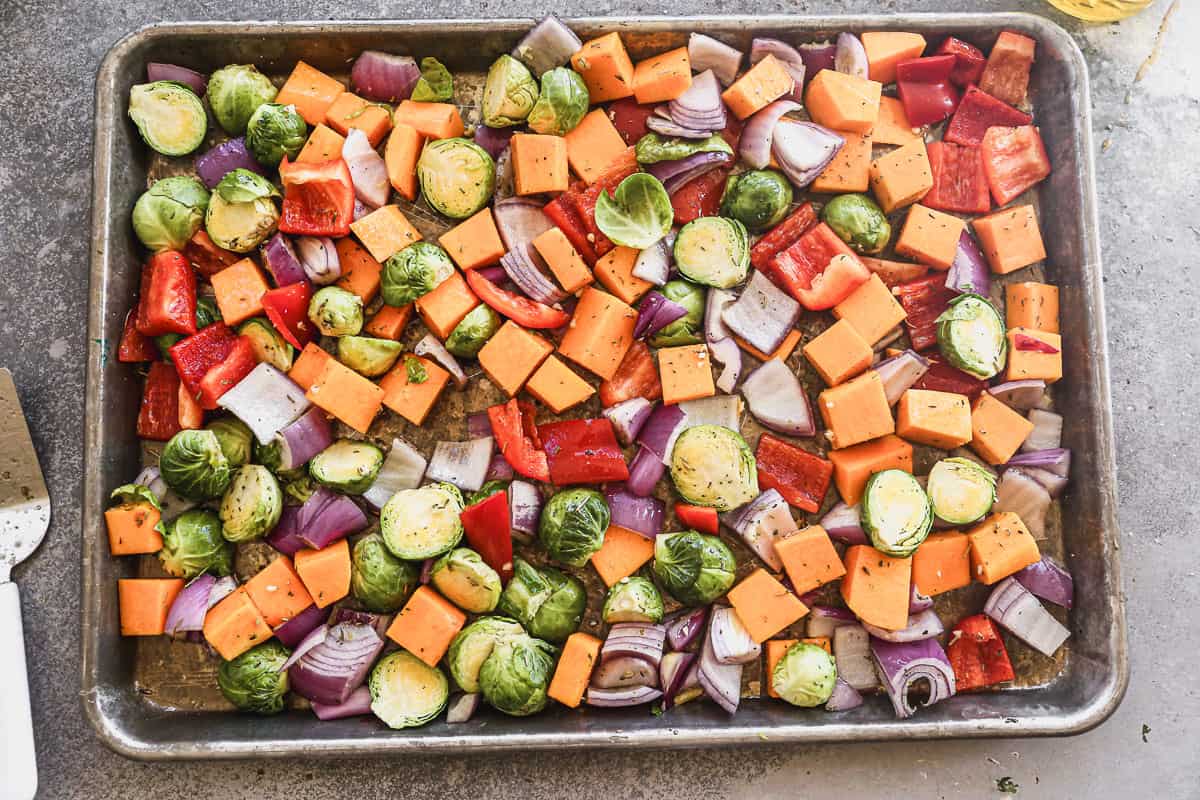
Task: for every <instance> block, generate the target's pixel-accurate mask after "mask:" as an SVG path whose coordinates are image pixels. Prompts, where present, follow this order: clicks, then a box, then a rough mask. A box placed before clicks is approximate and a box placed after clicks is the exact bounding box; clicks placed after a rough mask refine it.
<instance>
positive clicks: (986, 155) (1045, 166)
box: [979, 125, 1050, 206]
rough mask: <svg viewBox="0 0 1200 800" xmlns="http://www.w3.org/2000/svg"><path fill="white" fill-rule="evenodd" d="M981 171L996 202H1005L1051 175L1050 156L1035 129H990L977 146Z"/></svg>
mask: <svg viewBox="0 0 1200 800" xmlns="http://www.w3.org/2000/svg"><path fill="white" fill-rule="evenodd" d="M979 149H980V153H981V154H982V156H983V171H984V172H985V173H986V174H987V181H988V186H989V187H990V188H991V190H992V197H994V198H995V199H996V204H997V205H1001V206H1002V205H1006V204H1007V203H1008V202H1009V201H1011V200H1015V199H1016V198H1017V196H1018V195H1020V194H1022V193H1024V192H1025V190H1026V189H1029V188H1031V187H1032V186H1033V185H1034V184H1036V183H1038V182H1040V181H1041V180H1042V179H1043V178H1045V177H1046V176H1047V175H1049V174H1050V157H1049V156H1047V155H1046V146H1045V145H1044V144H1043V143H1042V136H1041V134H1040V133H1038V130H1037V128H1035V127H1033V126H1032V125H1025V126H1024V127H1020V128H989V129H988V132H987V133H985V134H984V135H983V144H982V145H980V148H979Z"/></svg>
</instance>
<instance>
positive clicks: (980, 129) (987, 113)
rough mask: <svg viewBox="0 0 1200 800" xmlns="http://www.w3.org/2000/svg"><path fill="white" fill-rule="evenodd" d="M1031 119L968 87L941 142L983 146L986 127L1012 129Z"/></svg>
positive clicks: (973, 87)
mask: <svg viewBox="0 0 1200 800" xmlns="http://www.w3.org/2000/svg"><path fill="white" fill-rule="evenodd" d="M1032 121H1033V117H1031V116H1029V115H1028V114H1025V113H1023V112H1021V111H1018V110H1017V109H1015V108H1013V107H1012V106H1010V105H1009V104H1008V103H1006V102H1004V101H1003V100H998V99H996V98H995V97H992V96H991V95H990V94H988V93H987V92H985V91H983V90H982V89H980V88H978V87H976V86H972V87H971V88H969V89H967V93H966V94H964V95H963V98H962V101H961V102H959V104H958V110H957V111H955V112H954V116H953V117H951V118H950V124H949V125H947V126H946V134H945V135H944V136H943V137H942V141H946V142H951V143H953V144H983V135H984V134H985V133H987V131H988V128H995V127H1002V128H1012V127H1017V126H1020V125H1028V124H1029V123H1030V122H1032Z"/></svg>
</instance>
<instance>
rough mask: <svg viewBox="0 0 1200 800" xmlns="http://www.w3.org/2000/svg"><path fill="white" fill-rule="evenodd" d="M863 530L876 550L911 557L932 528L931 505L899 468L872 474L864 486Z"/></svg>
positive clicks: (907, 474) (909, 476)
mask: <svg viewBox="0 0 1200 800" xmlns="http://www.w3.org/2000/svg"><path fill="white" fill-rule="evenodd" d="M861 508H862V527H863V530H864V531H866V534H867V536H868V537H870V539H871V544H872V545H873V546H874V547H875V549H876V550H879V551H880V552H883V553H887V554H888V555H889V556H895V557H896V558H907V557H908V556H911V555H912V554H913V553H914V552H915V551H916V549H917V547H918V546H920V544H921V542H923V541H925V537H927V536H928V535H929V531H930V528H931V527H932V526H933V505H932V504H931V503H930V502H929V496H928V495H926V494H925V490H924V489H923V488H921V484H920V483H918V482H917V479H916V478H914V477H913V476H912V475H911V474H909V473H907V472H905V471H904V470H902V469H885V470H882V471H881V472H875V473H872V475H871V477H870V478H868V479H867V483H866V486H865V487H863V495H862V503H861Z"/></svg>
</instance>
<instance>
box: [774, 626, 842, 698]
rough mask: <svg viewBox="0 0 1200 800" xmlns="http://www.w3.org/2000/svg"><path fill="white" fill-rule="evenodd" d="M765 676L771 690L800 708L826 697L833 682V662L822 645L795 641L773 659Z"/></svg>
mask: <svg viewBox="0 0 1200 800" xmlns="http://www.w3.org/2000/svg"><path fill="white" fill-rule="evenodd" d="M769 680H770V681H771V688H772V689H774V690H775V693H776V694H778V695H779V696H780V697H782V698H783V699H784V700H786V701H787V702H789V703H791V704H792V705H794V706H800V707H801V708H814V707H816V706H819V705H821V704H822V703H824V702H826V701H827V700H829V698H830V696H831V695H832V694H833V686H834V684H835V683H837V664H836V663H835V662H834V660H833V656H831V655H830V654H829V653H828V652H826V650H825V648H824V647H819V646H817V645H815V644H810V643H808V642H797V643H796V644H794V645H792V646H791V647H789V648H788V649H787V651H786V652H785V653H784V654H783V657H782V658H780V659H779V661H777V662H775V669H773V670H771V675H770V678H769Z"/></svg>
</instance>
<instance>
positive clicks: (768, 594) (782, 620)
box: [729, 567, 808, 644]
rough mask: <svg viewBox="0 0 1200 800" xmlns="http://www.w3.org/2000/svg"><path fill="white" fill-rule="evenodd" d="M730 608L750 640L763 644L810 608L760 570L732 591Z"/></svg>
mask: <svg viewBox="0 0 1200 800" xmlns="http://www.w3.org/2000/svg"><path fill="white" fill-rule="evenodd" d="M729 604H730V605H732V606H733V610H734V612H736V613H737V616H738V619H739V620H740V621H741V623H742V626H743V627H745V629H746V632H747V633H749V634H750V638H751V639H753V640H754V641H755V642H758V643H759V644H761V643H762V642H765V641H766V640H767V639H770V638H771V637H772V636H774V635H775V634H777V633H779V632H780V631H781V630H783V629H784V628H786V627H787V626H789V625H791V624H792V623H793V622H795V621H796V620H798V619H800V618H801V617H803V616H804V615H805V614H807V613H808V606H806V605H804V603H802V602H800V598H799V597H797V596H796V595H794V594H792V593H791V592H789V591H788V590H787V587H785V586H784V585H783V584H782V583H780V582H779V581H777V580H776V579H775V578H774V577H773V576H772V575H771V573H769V572H767V571H766V570H765V569H763V568H761V567H759V568H758V569H756V570H754V572H751V573H750V574H749V575H747V576H746V577H745V578H743V579H742V582H741V583H739V584H738V585H737V586H734V587H733V588H732V589H730V590H729Z"/></svg>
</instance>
